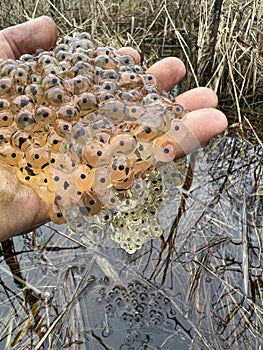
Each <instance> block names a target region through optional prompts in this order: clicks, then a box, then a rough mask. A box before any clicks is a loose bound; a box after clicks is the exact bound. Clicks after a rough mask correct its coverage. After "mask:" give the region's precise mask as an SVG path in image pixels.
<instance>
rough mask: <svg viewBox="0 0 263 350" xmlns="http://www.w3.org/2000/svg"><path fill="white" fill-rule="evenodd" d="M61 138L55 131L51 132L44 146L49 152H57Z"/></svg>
mask: <svg viewBox="0 0 263 350" xmlns="http://www.w3.org/2000/svg"><path fill="white" fill-rule="evenodd" d="M62 140H63V137H61V136H59V135H58V134H57V132H56V131H55V130H51V131H50V132H49V133H48V135H47V139H46V145H47V147H48V149H49V150H50V151H51V152H58V151H59V149H60V146H61V142H62Z"/></svg>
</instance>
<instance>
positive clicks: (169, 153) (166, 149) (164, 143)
mask: <svg viewBox="0 0 263 350" xmlns="http://www.w3.org/2000/svg"><path fill="white" fill-rule="evenodd" d="M153 147H154V155H155V158H156V161H157V162H162V163H168V162H171V161H173V160H174V159H175V158H176V156H177V154H178V145H177V144H176V141H175V140H174V139H172V138H171V137H170V136H169V135H167V134H164V135H162V136H160V137H157V138H156V139H155V140H154V141H153Z"/></svg>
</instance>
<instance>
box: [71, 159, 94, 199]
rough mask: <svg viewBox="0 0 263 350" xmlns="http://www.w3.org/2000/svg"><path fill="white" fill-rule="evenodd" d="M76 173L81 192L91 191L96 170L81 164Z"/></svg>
mask: <svg viewBox="0 0 263 350" xmlns="http://www.w3.org/2000/svg"><path fill="white" fill-rule="evenodd" d="M74 174H75V178H76V187H77V190H78V191H79V192H81V193H84V192H88V191H90V190H91V188H92V186H93V179H94V170H93V169H90V168H89V167H88V166H86V165H83V164H79V165H78V167H77V169H76V170H75V172H74Z"/></svg>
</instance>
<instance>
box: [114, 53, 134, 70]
mask: <svg viewBox="0 0 263 350" xmlns="http://www.w3.org/2000/svg"><path fill="white" fill-rule="evenodd" d="M116 59H117V61H118V66H119V67H120V66H132V65H134V64H135V60H134V58H133V57H132V56H130V55H119V54H118V55H117V57H116Z"/></svg>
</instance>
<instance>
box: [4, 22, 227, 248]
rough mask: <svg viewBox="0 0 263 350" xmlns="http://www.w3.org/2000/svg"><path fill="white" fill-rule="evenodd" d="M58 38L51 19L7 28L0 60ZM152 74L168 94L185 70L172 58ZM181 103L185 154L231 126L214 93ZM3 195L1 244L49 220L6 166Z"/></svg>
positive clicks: (193, 93)
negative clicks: (228, 124) (183, 112)
mask: <svg viewBox="0 0 263 350" xmlns="http://www.w3.org/2000/svg"><path fill="white" fill-rule="evenodd" d="M56 38H57V29H56V25H55V23H54V22H53V21H52V20H51V19H50V18H48V17H41V18H38V19H36V20H33V21H30V22H27V23H24V24H21V25H18V26H15V27H12V28H7V29H4V30H3V31H2V32H0V57H3V58H18V57H19V56H20V55H21V54H24V53H32V52H34V51H35V50H36V49H37V48H43V49H49V48H50V47H52V46H54V45H55V42H56ZM119 52H123V53H124V52H125V53H128V54H131V55H133V56H134V58H135V60H136V61H137V63H139V55H138V53H137V52H136V51H135V50H133V49H131V48H123V49H121V50H119ZM148 72H149V73H152V74H154V75H155V76H156V77H157V79H158V80H159V83H160V85H161V88H162V89H164V90H167V91H168V90H170V89H171V88H172V87H173V86H174V85H175V84H176V83H178V82H179V81H180V80H182V79H183V77H184V75H185V67H184V64H183V63H182V62H181V61H180V60H179V59H177V58H172V57H171V58H166V59H163V60H161V61H159V62H158V63H156V64H154V65H153V66H152V67H151V68H149V69H148ZM177 102H178V103H179V104H181V105H182V106H183V107H184V108H187V109H190V110H192V112H190V113H188V114H187V115H186V116H185V117H184V118H183V121H184V123H185V124H186V125H187V126H188V128H189V130H190V131H191V132H190V133H188V139H187V140H186V141H185V145H184V147H183V150H184V152H187V153H188V152H190V151H192V150H193V149H195V148H196V147H198V146H199V145H200V144H203V143H205V142H207V141H208V140H209V139H211V138H212V137H214V136H215V135H217V134H219V133H221V132H222V131H223V130H224V129H225V128H226V127H227V120H226V117H225V116H224V114H223V113H221V112H220V111H218V110H216V109H215V107H216V106H217V103H218V100H217V96H216V95H215V93H214V92H213V91H212V90H210V89H207V88H197V89H193V90H190V91H187V92H185V93H184V94H182V95H180V96H178V97H177ZM183 155H184V154H183V153H182V154H180V156H183ZM0 195H1V198H2V200H1V203H0V241H3V240H5V239H7V238H8V237H11V236H14V235H17V234H21V233H25V232H29V231H31V230H32V229H34V228H36V227H38V226H40V225H42V224H43V223H45V222H47V221H48V220H49V216H48V212H47V208H46V205H45V203H44V202H43V201H42V200H41V199H40V198H39V197H38V196H37V195H36V193H35V192H34V191H33V190H32V189H31V188H30V187H27V186H24V185H22V184H21V183H20V182H19V181H18V180H17V178H16V176H15V174H14V171H13V170H12V169H10V168H9V167H7V166H4V165H3V164H1V169H0Z"/></svg>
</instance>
